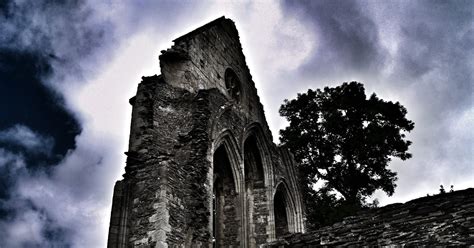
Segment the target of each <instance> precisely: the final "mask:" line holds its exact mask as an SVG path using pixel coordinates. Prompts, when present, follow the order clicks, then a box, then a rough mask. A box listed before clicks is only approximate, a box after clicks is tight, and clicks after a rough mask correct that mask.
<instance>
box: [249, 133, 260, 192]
mask: <svg viewBox="0 0 474 248" xmlns="http://www.w3.org/2000/svg"><path fill="white" fill-rule="evenodd" d="M244 169H245V182H248V183H254V184H255V185H254V186H261V187H263V186H264V185H263V183H264V175H263V164H262V157H261V155H260V151H259V148H258V146H257V139H256V138H255V136H254V135H251V136H249V137H248V138H247V139H246V140H245V143H244Z"/></svg>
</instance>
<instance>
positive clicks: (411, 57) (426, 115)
mask: <svg viewBox="0 0 474 248" xmlns="http://www.w3.org/2000/svg"><path fill="white" fill-rule="evenodd" d="M284 6H285V11H286V13H289V14H299V15H300V19H301V21H302V22H303V23H307V25H309V26H310V27H311V28H312V30H313V32H314V33H315V34H316V37H317V40H316V43H317V44H316V47H317V49H316V50H315V51H314V54H313V57H312V58H311V59H310V60H308V61H307V63H306V64H304V65H302V66H301V67H300V68H299V70H298V71H297V73H303V74H301V75H302V76H301V77H299V78H298V80H300V81H304V82H313V83H311V85H312V86H313V87H322V86H323V84H334V83H336V84H339V83H341V82H332V81H330V80H340V79H341V78H348V77H349V78H350V79H351V80H358V81H362V82H363V83H365V85H366V88H370V89H372V90H375V92H376V93H381V94H382V95H384V96H390V100H395V101H400V102H401V103H402V104H403V105H405V106H406V107H407V109H408V114H409V118H412V119H413V120H414V122H415V130H414V131H413V132H412V133H411V134H410V135H409V138H410V139H411V140H412V141H413V145H412V147H411V149H410V150H411V152H412V153H413V155H414V157H413V159H411V160H408V161H406V162H403V163H400V162H399V161H395V162H394V163H393V168H394V169H395V170H396V171H398V172H399V181H398V185H399V187H398V188H397V191H396V194H397V192H399V193H401V194H400V195H405V196H409V195H410V197H419V196H422V195H423V192H422V191H423V190H426V189H427V188H429V189H431V191H429V192H430V193H432V190H435V191H436V189H437V187H438V186H439V184H440V183H454V184H455V186H456V181H457V182H459V183H461V184H463V185H465V186H466V185H467V184H468V182H469V180H471V179H472V178H474V176H473V170H472V160H473V159H474V157H473V155H472V149H473V147H472V144H473V143H472V142H473V140H474V139H473V137H472V118H469V117H468V116H469V115H470V114H472V109H473V99H474V96H473V83H472V82H473V81H474V80H473V75H472V74H473V71H474V66H473V63H474V62H473V59H472V58H473V55H474V54H473V44H474V28H473V9H474V2H472V1H398V2H381V1H350V2H348V1H343V2H342V1H341V2H339V1H285V2H284ZM370 93H371V92H370ZM402 164H403V165H402ZM460 175H462V176H460ZM420 178H422V180H420ZM415 189H417V191H418V193H417V194H418V195H415V194H414V193H413V192H414V190H415ZM425 192H426V191H425ZM405 199H406V198H405Z"/></svg>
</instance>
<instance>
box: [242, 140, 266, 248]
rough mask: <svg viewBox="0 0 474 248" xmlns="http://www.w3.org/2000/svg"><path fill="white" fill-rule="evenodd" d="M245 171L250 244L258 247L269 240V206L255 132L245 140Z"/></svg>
mask: <svg viewBox="0 0 474 248" xmlns="http://www.w3.org/2000/svg"><path fill="white" fill-rule="evenodd" d="M244 171H245V190H246V198H247V199H246V202H247V216H248V221H247V225H248V228H247V230H248V237H249V239H250V240H249V245H250V247H257V245H260V244H264V243H266V242H267V232H266V227H267V224H268V207H267V197H266V189H265V176H264V170H263V161H262V155H261V153H260V149H259V147H258V145H257V138H256V137H255V135H253V134H252V135H250V136H249V137H247V139H246V140H245V142H244Z"/></svg>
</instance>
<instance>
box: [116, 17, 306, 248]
mask: <svg viewBox="0 0 474 248" xmlns="http://www.w3.org/2000/svg"><path fill="white" fill-rule="evenodd" d="M160 67H161V73H162V74H161V75H159V76H151V77H143V80H142V82H141V83H140V84H139V86H138V91H137V95H136V96H135V97H133V98H132V99H130V103H131V104H132V106H133V113H132V123H131V131H130V143H129V151H128V152H126V154H127V156H128V158H127V165H126V167H125V171H126V172H125V174H124V178H123V180H120V181H118V182H117V183H116V185H115V188H114V197H113V206H112V215H111V220H110V229H109V237H108V247H258V246H259V245H261V244H265V243H268V242H271V241H274V240H275V239H276V238H277V237H279V236H281V235H283V234H286V233H295V232H303V231H304V225H303V207H302V201H301V195H300V192H299V190H298V187H297V184H296V178H295V177H296V174H295V167H294V162H293V158H292V155H291V154H290V153H289V152H288V151H287V150H285V149H283V148H280V147H277V146H276V145H275V144H274V143H273V142H272V135H271V132H270V130H269V128H268V125H267V122H266V120H265V115H264V111H263V106H262V104H261V103H260V100H259V97H258V95H257V90H256V88H255V84H254V82H253V81H252V76H251V75H250V72H249V69H248V67H247V65H246V63H245V56H244V54H243V53H242V48H241V45H240V42H239V36H238V32H237V29H236V27H235V25H234V23H233V22H232V21H231V20H230V19H226V18H224V17H221V18H219V19H217V20H214V21H212V22H210V23H208V24H206V25H204V26H202V27H200V28H198V29H196V30H194V31H192V32H190V33H188V34H186V35H183V36H181V37H179V38H177V39H175V40H174V45H173V46H172V47H171V48H170V49H168V50H166V51H162V54H161V55H160Z"/></svg>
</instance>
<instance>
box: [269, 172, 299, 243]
mask: <svg viewBox="0 0 474 248" xmlns="http://www.w3.org/2000/svg"><path fill="white" fill-rule="evenodd" d="M298 212H299V211H298V209H297V207H296V204H295V199H294V198H293V194H291V192H290V190H289V187H288V184H287V183H286V181H285V180H284V179H283V178H282V179H280V181H279V182H278V183H277V185H276V187H275V190H274V193H273V198H272V208H271V211H270V215H272V219H273V229H272V232H271V233H272V239H273V240H274V239H277V238H279V237H281V236H282V235H284V234H287V233H295V232H298V231H299V229H300V228H299V225H301V223H300V221H298V218H300V216H299V215H300V214H299V213H298Z"/></svg>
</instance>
